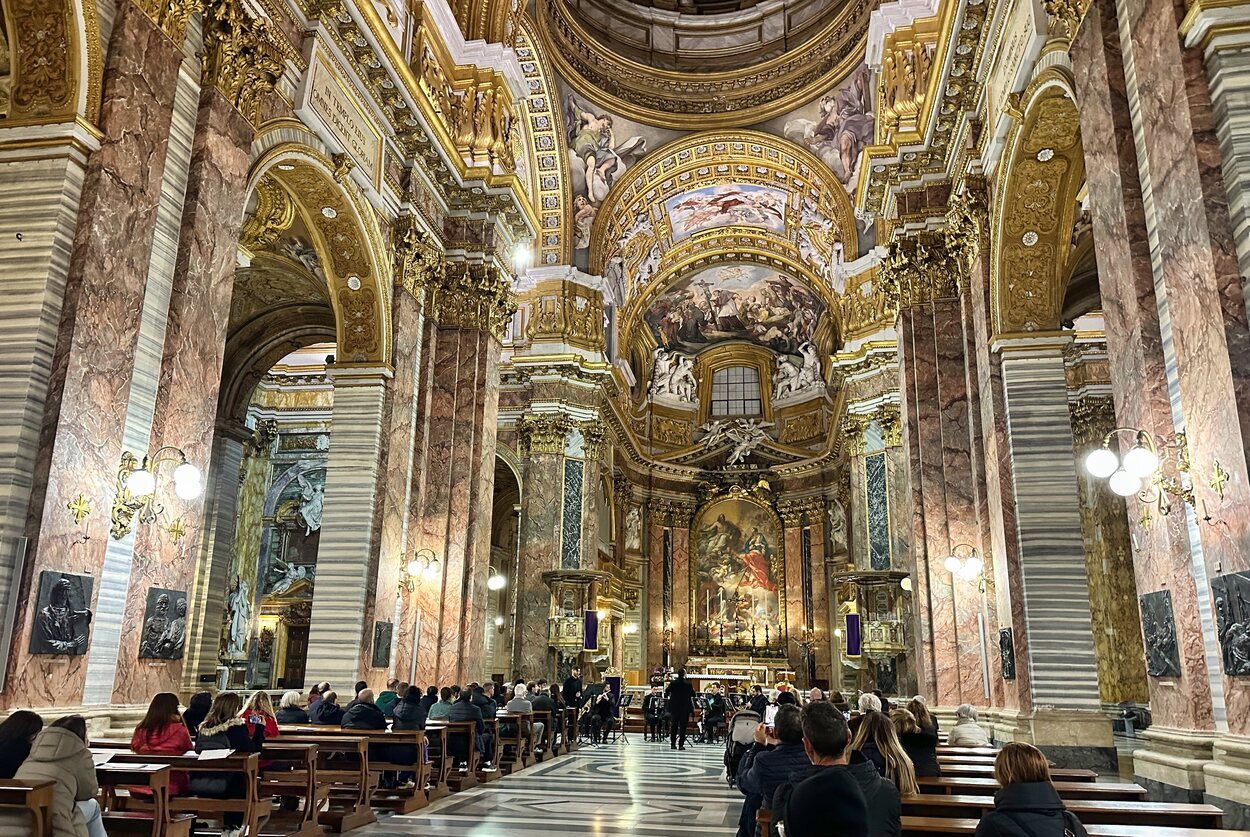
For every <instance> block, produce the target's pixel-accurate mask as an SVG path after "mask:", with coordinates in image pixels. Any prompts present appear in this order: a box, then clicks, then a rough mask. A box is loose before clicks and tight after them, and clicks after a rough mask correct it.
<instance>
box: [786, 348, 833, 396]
mask: <svg viewBox="0 0 1250 837" xmlns="http://www.w3.org/2000/svg"><path fill="white" fill-rule="evenodd" d="M799 355H800V356H801V357H802V359H803V360H802V363H801V364H796V363H795V360H794V358H793V357H792V356H791V355H786V354H782V355H778V356H777V372H776V375H775V377H774V378H773V400H774V401H780V400H781V399H783V398H786V397H787V396H790V395H798V394H800V393H804V392H814V391H819V390H821V389H823V388H824V386H825V379H824V378H822V377H821V375H820V350H819V349H818V348H816V344H815V343H813V342H811V341H810V340H808V341H807V342H805V343H803V344H802V345H800V346H799Z"/></svg>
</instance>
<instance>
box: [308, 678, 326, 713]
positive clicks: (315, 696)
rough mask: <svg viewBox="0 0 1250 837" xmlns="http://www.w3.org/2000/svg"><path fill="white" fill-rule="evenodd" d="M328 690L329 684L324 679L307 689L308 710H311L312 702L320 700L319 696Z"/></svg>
mask: <svg viewBox="0 0 1250 837" xmlns="http://www.w3.org/2000/svg"><path fill="white" fill-rule="evenodd" d="M328 691H330V684H329V683H327V682H325V681H324V680H323V681H322V682H320V683H318V684H317V685H316V686H313V687H312V688H311V689H309V690H308V711H309V712H311V711H312V707H313V704H314V703H316V702H317V701H319V700H321V696H322V695H324V694H325V693H326V692H328Z"/></svg>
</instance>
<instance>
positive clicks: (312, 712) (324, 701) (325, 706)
mask: <svg viewBox="0 0 1250 837" xmlns="http://www.w3.org/2000/svg"><path fill="white" fill-rule="evenodd" d="M308 722H309V723H311V724H325V725H327V726H338V725H339V724H341V723H342V722H343V707H341V706H339V696H338V694H337V693H336V692H335V691H334V690H333V689H330V690H327V691H325V692H322V693H321V700H319V701H317V702H316V703H314V704H313V705H312V706H310V707H309V708H308ZM384 726H385V725H384Z"/></svg>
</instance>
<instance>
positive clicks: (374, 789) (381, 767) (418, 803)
mask: <svg viewBox="0 0 1250 837" xmlns="http://www.w3.org/2000/svg"><path fill="white" fill-rule="evenodd" d="M279 730H280V731H281V733H282V736H283V737H284V738H286V739H287V740H298V741H300V742H303V743H320V742H321V741H322V740H325V741H333V740H336V739H339V738H361V739H364V741H365V742H366V743H368V744H374V745H378V744H386V745H408V746H411V747H414V748H415V749H416V761H415V763H414V764H399V763H393V762H387V761H382V760H381V759H380V758H374V757H370V758H368V759H367V763H368V770H369V773H370V780H369V784H370V786H371V791H370V795H369V797H368V798H369V804H370V805H372V806H373V807H376V808H386V809H389V810H391V811H393V812H395V813H396V814H411V813H412V812H413V811H419V810H421V809H422V808H424V807H425V806H426V805H427V804H429V797H427V796H426V784H427V783H428V782H429V778H430V776H429V763H428V762H427V761H426V759H425V732H424V731H423V730H394V731H391V730H368V729H343V728H342V727H333V726H322V725H318V724H308V725H304V724H298V725H295V724H291V725H281V726H279ZM388 771H390V772H395V773H399V772H409V773H415V774H416V776H417V778H416V782H415V783H414V786H413V787H412V788H411V789H407V788H393V789H392V788H380V787H378V785H379V780H380V778H381V774H382V773H384V772H388Z"/></svg>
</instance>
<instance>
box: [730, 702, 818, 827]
mask: <svg viewBox="0 0 1250 837" xmlns="http://www.w3.org/2000/svg"><path fill="white" fill-rule="evenodd" d="M773 729H774V730H775V731H776V732H775V735H776V738H773V737H772V736H770V735H769V734H768V728H767V727H766V726H764V724H758V725H757V726H756V728H755V744H753V745H752V746H751V749H749V750H747V751H746V752H745V753H744V754H743V755H742V761H740V762H739V763H738V789H739V790H741V791H742V792H743V794H745V795H746V799H745V800H743V802H742V815H741V816H740V817H739V818H738V837H754V834H755V830H756V829H755V813H756V811H758V810H759V809H760V808H761V807H763V806H765V805H771V804H772V800H773V794H775V793H776V792H777V788H779V787H781V785H783V784H785V782H786V780H787V779H789V778H790V774H791V773H793V772H795V771H796V770H802V769H804V768H806V767H807V766H808V765H809V764H811V762H810V761H809V760H808V758H807V753H806V751H805V750H804V749H803V720H802V713H800V712H799V708H798V707H797V706H783V707H781V708H780V709H778V710H777V716H776V717H775V718H774V719H773Z"/></svg>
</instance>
